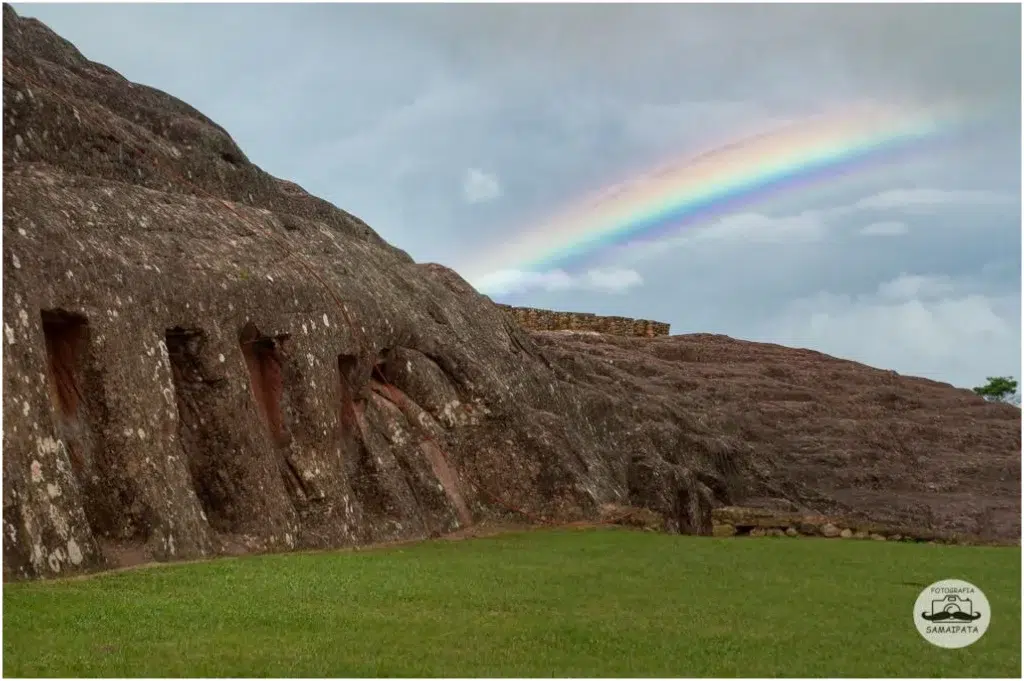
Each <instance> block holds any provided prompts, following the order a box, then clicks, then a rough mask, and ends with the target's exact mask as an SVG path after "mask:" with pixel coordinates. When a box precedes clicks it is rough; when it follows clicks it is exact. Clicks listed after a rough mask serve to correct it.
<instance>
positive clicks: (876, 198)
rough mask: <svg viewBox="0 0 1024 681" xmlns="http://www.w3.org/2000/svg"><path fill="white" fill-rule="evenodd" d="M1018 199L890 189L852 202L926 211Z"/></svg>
mask: <svg viewBox="0 0 1024 681" xmlns="http://www.w3.org/2000/svg"><path fill="white" fill-rule="evenodd" d="M1017 201H1018V199H1016V198H1015V197H1012V196H1007V195H1006V194H1000V193H998V192H991V191H971V190H948V189H893V190H889V191H884V192H880V193H878V194H875V195H873V196H869V197H867V198H864V199H861V200H860V201H858V202H857V203H855V204H854V205H853V208H854V209H861V210H904V211H913V212H921V211H924V212H930V211H931V210H932V209H935V208H942V207H946V206H953V205H956V206H1007V205H1012V204H1014V203H1016V202H1017Z"/></svg>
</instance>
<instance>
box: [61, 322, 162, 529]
mask: <svg viewBox="0 0 1024 681" xmlns="http://www.w3.org/2000/svg"><path fill="white" fill-rule="evenodd" d="M41 316H42V326H43V339H44V342H45V344H46V359H47V373H48V374H49V378H50V396H51V399H52V401H53V407H54V412H55V414H56V416H57V418H56V419H55V426H56V434H57V437H58V438H59V439H60V441H61V442H62V443H63V444H64V447H65V448H66V450H67V453H68V459H69V460H70V463H71V470H72V473H73V475H74V476H75V479H76V480H77V481H78V484H79V485H80V486H81V491H82V505H83V508H84V509H85V514H86V517H87V518H88V520H89V524H90V526H91V527H92V529H93V531H94V532H95V533H96V534H97V535H99V536H102V537H112V538H133V537H143V538H144V537H145V535H146V533H147V527H146V525H145V518H144V517H142V515H144V513H142V512H137V511H135V510H133V507H134V506H135V505H136V504H135V503H134V502H135V497H134V490H133V489H132V487H131V485H130V483H128V482H126V481H125V480H124V479H122V478H121V477H120V476H119V475H118V467H116V466H111V464H110V462H109V461H108V459H107V454H106V447H105V446H104V439H103V437H104V424H105V422H106V407H105V400H104V397H103V394H102V387H101V383H100V378H99V372H98V370H97V369H98V367H97V366H96V364H95V362H96V360H97V358H96V357H94V355H93V350H92V347H91V342H90V333H89V322H88V320H87V319H86V317H85V316H84V315H81V314H77V313H74V312H68V311H66V310H43V311H42V312H41Z"/></svg>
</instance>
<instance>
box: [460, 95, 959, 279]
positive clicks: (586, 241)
mask: <svg viewBox="0 0 1024 681" xmlns="http://www.w3.org/2000/svg"><path fill="white" fill-rule="evenodd" d="M965 120H966V116H965V115H964V110H963V109H960V108H946V109H930V110H927V111H913V110H902V109H883V108H878V107H871V106H857V107H847V108H845V109H844V110H843V111H842V112H839V113H831V114H825V115H821V116H817V117H815V118H811V119H807V120H803V121H799V122H796V123H790V124H787V125H785V126H783V127H779V128H777V129H774V130H770V131H768V132H764V133H761V134H758V135H755V136H752V137H747V138H743V139H740V140H738V141H735V142H732V143H729V144H726V145H723V146H719V147H716V148H714V149H712V150H710V151H706V152H704V153H701V154H698V155H696V156H690V157H688V158H685V159H682V160H677V161H674V162H671V163H668V164H665V165H663V166H661V167H659V168H655V169H653V170H651V171H648V172H646V173H643V174H641V175H640V176H639V177H637V178H635V179H632V180H629V181H627V182H623V183H620V184H617V185H614V186H611V187H608V188H606V189H604V190H601V191H599V192H597V193H596V194H594V195H592V196H590V197H587V198H586V199H584V200H583V201H581V202H577V203H575V204H574V205H571V206H569V207H568V208H567V209H565V210H563V211H561V212H560V213H559V214H557V215H555V216H554V217H553V218H551V219H548V220H544V221H542V222H541V223H539V224H537V225H535V226H534V227H533V228H530V229H527V230H523V231H522V232H520V233H518V234H516V235H514V236H513V237H512V238H510V239H507V240H505V241H503V242H502V243H500V244H497V245H495V246H493V247H491V248H490V249H489V251H488V252H486V253H483V254H474V255H473V256H472V257H471V258H470V259H469V260H468V263H467V266H466V267H464V268H457V269H459V270H460V271H461V272H463V274H464V276H466V277H467V278H468V279H469V280H470V281H472V282H474V283H478V282H480V281H483V280H486V279H487V278H488V277H496V276H499V277H500V276H501V274H502V273H508V272H509V271H513V272H531V271H533V272H539V271H548V270H551V269H554V268H557V267H562V266H565V264H566V263H570V262H579V261H580V260H581V259H583V258H584V257H586V256H590V255H593V254H594V253H597V252H605V251H607V250H608V249H609V248H611V247H615V246H622V245H626V244H632V243H635V242H640V241H652V240H658V239H662V238H664V237H666V236H668V235H671V234H674V233H676V232H677V231H678V230H680V229H682V228H690V227H693V226H695V225H699V224H701V223H704V222H706V221H708V220H710V219H714V218H720V217H722V216H723V215H724V214H727V213H729V212H734V211H736V210H737V209H739V208H743V207H746V206H749V205H750V204H751V203H754V202H757V201H761V200H765V199H768V198H770V197H774V196H776V195H778V194H779V193H782V192H786V191H787V190H794V189H798V188H806V187H807V186H808V184H810V183H816V182H822V181H828V180H829V179H834V178H836V177H838V176H842V175H847V174H849V173H850V172H852V171H855V170H863V169H865V168H868V167H875V166H877V164H878V163H884V162H887V161H892V160H893V157H894V156H895V155H898V154H901V153H904V152H906V151H908V150H913V149H915V148H918V147H920V146H921V144H922V143H925V142H928V141H932V140H935V139H936V138H940V137H942V136H943V133H945V132H949V131H951V130H953V129H954V128H957V127H959V124H960V123H962V122H964V121H965Z"/></svg>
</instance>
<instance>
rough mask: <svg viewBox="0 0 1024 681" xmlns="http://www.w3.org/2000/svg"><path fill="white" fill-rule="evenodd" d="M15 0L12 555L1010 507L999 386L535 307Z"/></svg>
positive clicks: (948, 523)
mask: <svg viewBox="0 0 1024 681" xmlns="http://www.w3.org/2000/svg"><path fill="white" fill-rule="evenodd" d="M3 12H4V16H3V22H4V38H3V41H4V47H3V49H4V90H3V97H4V138H3V145H4V149H3V154H4V177H3V183H4V203H3V229H4V247H3V263H4V270H3V276H4V288H3V324H4V333H3V341H2V342H3V367H4V372H3V385H4V393H3V414H4V428H3V438H4V441H3V447H4V450H3V451H4V457H3V533H4V544H3V550H4V576H5V579H23V578H38V577H48V576H55V575H66V574H68V573H74V572H83V571H91V570H98V569H103V568H104V567H108V566H110V565H112V564H114V563H116V562H118V561H121V560H133V561H142V560H174V559H184V558H198V557H203V556H214V555H224V554H235V553H243V552H253V551H282V550H290V549H299V548H316V547H341V546H351V545H356V544H366V543H373V542H381V541H391V540H400V539H414V538H422V537H428V536H432V535H437V534H443V533H446V532H449V531H452V530H455V529H458V528H465V527H467V526H469V525H472V524H474V523H478V522H480V521H482V520H486V519H489V518H503V517H515V518H517V519H520V520H523V519H525V520H531V521H548V522H568V521H575V520H586V519H588V518H589V519H594V518H597V517H599V516H600V513H601V510H600V509H601V508H603V507H606V506H607V505H608V504H616V505H620V506H632V507H640V508H646V509H649V510H651V511H652V512H655V513H657V514H659V516H660V517H661V518H663V519H664V529H666V530H668V531H675V532H688V533H697V534H711V533H712V531H713V520H712V511H713V509H714V508H717V507H722V506H729V505H743V506H752V507H765V508H773V507H777V506H782V507H785V508H786V509H790V510H797V511H800V512H807V513H818V514H832V513H843V514H853V515H858V514H859V515H861V516H864V517H867V518H875V519H878V520H880V521H895V522H904V521H905V522H913V523H915V524H917V525H921V526H929V527H937V528H941V529H944V530H956V531H965V532H977V533H980V534H985V535H987V536H990V537H993V538H996V539H1000V540H1003V541H1013V540H1014V539H1015V538H1016V537H1019V533H1020V458H1019V454H1020V412H1019V410H1015V409H1013V408H1012V407H1007V406H1005V405H991V404H987V403H985V402H984V401H983V400H982V399H981V398H979V397H977V396H975V395H973V394H972V393H970V392H969V391H958V390H954V389H952V388H951V387H949V386H944V385H941V384H936V383H933V382H930V381H923V380H920V379H908V378H902V377H898V376H895V375H893V374H891V373H890V372H882V371H878V370H874V369H870V368H868V367H863V366H861V365H856V364H853V363H850V362H843V361H840V360H835V359H833V358H828V357H825V356H823V355H819V354H817V353H810V352H807V351H796V350H788V349H783V348H777V347H775V346H763V345H759V344H750V343H741V342H738V341H732V340H730V339H724V338H721V337H712V336H700V335H698V336H674V337H661V338H622V337H616V336H612V335H593V334H558V333H546V332H532V333H531V332H527V331H525V330H524V329H523V328H521V326H520V325H519V324H517V323H516V321H515V320H514V319H513V318H512V317H510V316H509V315H508V314H507V313H506V312H505V311H504V310H502V309H501V308H500V307H498V306H496V305H495V304H493V303H492V301H491V300H490V299H488V298H487V297H485V296H483V295H480V294H479V293H477V292H476V291H475V290H473V289H472V287H471V286H470V285H469V284H467V283H466V282H465V281H464V280H463V279H462V278H461V277H460V276H458V275H457V274H456V273H455V272H453V271H452V270H450V269H447V268H445V267H442V266H440V265H434V264H417V263H415V262H413V261H412V259H411V258H409V257H408V256H407V255H406V254H405V253H404V252H402V251H401V250H399V249H397V248H394V247H392V246H390V245H388V244H387V243H385V242H384V241H383V240H382V239H381V238H380V237H379V236H377V234H376V233H375V232H373V230H372V229H370V227H368V226H367V225H366V224H365V223H363V222H362V221H360V220H359V219H358V218H356V217H354V216H352V215H349V214H348V213H345V212H344V211H342V210H339V209H337V208H335V207H334V206H331V205H330V204H328V203H327V202H325V201H322V200H320V199H317V198H315V197H312V196H310V195H308V194H306V193H305V192H304V191H303V190H302V189H301V188H299V187H297V186H296V185H294V184H293V183H290V182H287V181H283V180H279V179H277V178H275V177H272V176H271V175H269V174H267V173H265V172H264V171H262V170H261V169H260V168H258V167H256V166H255V165H254V164H252V163H251V162H250V161H249V160H248V159H247V158H246V156H245V154H244V153H243V152H242V151H241V150H240V149H239V148H238V147H237V145H236V144H235V143H234V141H233V140H232V139H231V137H230V136H229V135H228V133H227V132H226V131H224V130H223V129H222V128H220V127H219V126H218V125H216V124H215V123H214V122H213V121H210V120H209V119H208V118H206V117H204V116H203V115H202V114H200V113H199V112H198V111H196V110H194V109H192V108H191V107H189V106H188V105H186V104H184V103H182V102H180V101H178V100H176V99H174V98H173V97H171V96H169V95H167V94H166V93H163V92H160V91H159V90H155V89H153V88H149V87H146V86H143V85H138V84H134V83H130V82H128V81H127V80H125V79H124V78H123V77H121V76H120V75H118V74H117V73H116V72H114V71H112V70H111V69H109V68H107V67H104V66H102V65H99V64H95V63H93V62H90V61H88V60H87V59H86V58H85V57H83V56H82V55H81V54H80V53H79V52H78V51H77V50H76V49H75V48H74V46H72V45H71V44H70V43H68V42H67V41H65V40H63V39H62V38H60V37H59V36H57V35H56V34H54V33H53V32H52V31H50V30H49V29H47V28H46V27H45V26H43V25H42V24H40V23H39V22H37V21H34V20H31V19H24V18H21V17H19V16H18V15H17V14H16V13H15V12H14V10H13V9H11V8H10V7H9V6H7V5H5V6H4V10H3ZM741 386H742V387H741ZM126 557H127V558H126Z"/></svg>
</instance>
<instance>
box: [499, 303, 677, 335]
mask: <svg viewBox="0 0 1024 681" xmlns="http://www.w3.org/2000/svg"><path fill="white" fill-rule="evenodd" d="M500 307H501V308H502V309H504V310H506V311H508V312H509V313H510V314H511V315H512V316H513V317H514V318H515V320H516V321H517V322H518V323H519V325H520V326H522V327H523V328H524V329H526V330H528V331H592V332H595V333H610V334H613V335H616V336H638V337H641V338H653V337H655V336H667V335H668V332H669V328H670V326H669V325H668V324H666V323H664V322H656V321H653V320H650V319H632V318H630V317H613V316H601V315H596V314H593V313H590V312H557V311H555V310H542V309H540V308H536V307H513V306H512V305H500Z"/></svg>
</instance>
